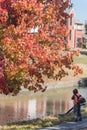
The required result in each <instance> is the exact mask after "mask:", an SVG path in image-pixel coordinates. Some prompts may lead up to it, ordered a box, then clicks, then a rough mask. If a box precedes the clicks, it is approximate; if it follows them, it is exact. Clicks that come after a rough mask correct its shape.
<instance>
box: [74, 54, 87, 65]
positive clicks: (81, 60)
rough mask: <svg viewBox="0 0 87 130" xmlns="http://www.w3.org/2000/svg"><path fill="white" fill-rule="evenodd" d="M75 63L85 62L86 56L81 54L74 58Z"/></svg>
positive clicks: (86, 61) (86, 60) (86, 62)
mask: <svg viewBox="0 0 87 130" xmlns="http://www.w3.org/2000/svg"><path fill="white" fill-rule="evenodd" d="M74 63H75V64H87V56H85V55H82V56H78V57H75V58H74Z"/></svg>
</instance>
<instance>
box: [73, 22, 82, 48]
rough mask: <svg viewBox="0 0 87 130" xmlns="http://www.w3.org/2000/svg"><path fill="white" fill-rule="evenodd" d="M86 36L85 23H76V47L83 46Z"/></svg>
mask: <svg viewBox="0 0 87 130" xmlns="http://www.w3.org/2000/svg"><path fill="white" fill-rule="evenodd" d="M83 36H84V24H83V23H81V22H80V21H78V20H77V21H75V23H74V43H75V47H82V43H83Z"/></svg>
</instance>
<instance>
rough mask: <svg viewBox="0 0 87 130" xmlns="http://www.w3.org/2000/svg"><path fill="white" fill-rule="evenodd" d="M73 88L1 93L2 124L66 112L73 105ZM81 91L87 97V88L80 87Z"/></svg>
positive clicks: (0, 122)
mask: <svg viewBox="0 0 87 130" xmlns="http://www.w3.org/2000/svg"><path fill="white" fill-rule="evenodd" d="M72 90H73V88H72V87H70V88H62V89H54V90H48V91H46V92H44V93H40V92H38V93H33V92H27V91H23V92H21V93H20V94H18V95H17V96H11V95H9V96H5V95H0V125H6V124H8V123H11V122H17V121H24V120H31V119H35V118H42V117H44V116H48V115H57V114H60V113H64V112H66V111H67V110H68V109H70V108H71V107H72V106H73V104H72V100H71V96H72ZM79 92H80V93H81V94H82V95H84V96H85V98H86V99H87V88H80V89H79Z"/></svg>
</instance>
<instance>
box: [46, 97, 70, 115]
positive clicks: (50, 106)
mask: <svg viewBox="0 0 87 130" xmlns="http://www.w3.org/2000/svg"><path fill="white" fill-rule="evenodd" d="M46 108H47V109H46V113H47V115H56V114H58V113H65V112H66V111H67V110H68V109H69V102H68V101H66V100H62V99H60V100H56V99H55V100H50V101H49V100H48V101H47V103H46Z"/></svg>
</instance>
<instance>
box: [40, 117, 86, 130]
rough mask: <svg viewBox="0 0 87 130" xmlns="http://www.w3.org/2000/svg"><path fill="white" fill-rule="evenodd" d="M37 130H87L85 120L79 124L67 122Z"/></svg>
mask: <svg viewBox="0 0 87 130" xmlns="http://www.w3.org/2000/svg"><path fill="white" fill-rule="evenodd" d="M39 130H87V118H85V119H83V121H79V122H67V123H62V124H60V125H55V126H52V127H47V128H44V129H39Z"/></svg>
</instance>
